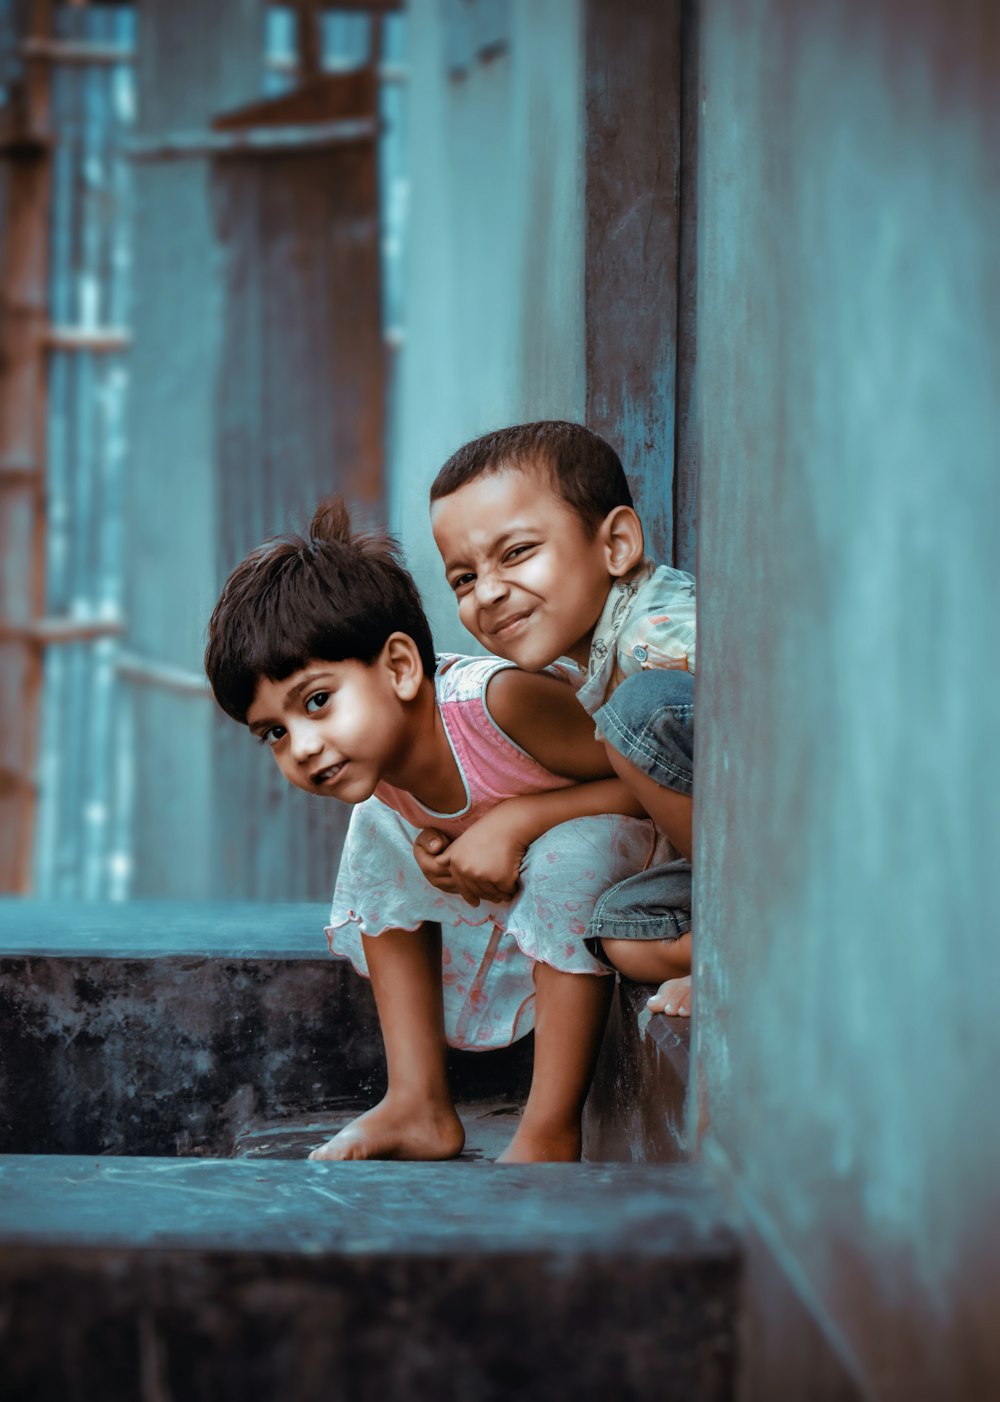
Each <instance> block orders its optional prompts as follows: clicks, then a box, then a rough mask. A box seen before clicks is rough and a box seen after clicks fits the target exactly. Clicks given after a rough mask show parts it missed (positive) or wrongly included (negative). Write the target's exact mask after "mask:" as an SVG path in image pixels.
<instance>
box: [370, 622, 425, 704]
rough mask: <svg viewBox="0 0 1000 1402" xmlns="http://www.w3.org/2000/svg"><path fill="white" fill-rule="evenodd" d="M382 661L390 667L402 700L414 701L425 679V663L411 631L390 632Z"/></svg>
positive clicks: (397, 692) (394, 687)
mask: <svg viewBox="0 0 1000 1402" xmlns="http://www.w3.org/2000/svg"><path fill="white" fill-rule="evenodd" d="M380 661H381V662H382V663H383V664H384V665H385V667H386V668H387V669H388V671H389V675H390V677H391V678H392V685H393V689H394V691H395V692H396V695H397V696H398V697H399V699H400V701H412V700H413V698H414V697H415V696H416V694H417V692H418V691H419V690H420V683H421V682H422V681H423V679H424V664H423V662H422V661H421V658H420V650H419V648H418V647H417V645H416V643H415V642H414V641H413V639H412V638H411V637H410V635H409V633H390V634H389V636H388V638H386V641H385V647H384V648H383V649H382V656H381V658H380Z"/></svg>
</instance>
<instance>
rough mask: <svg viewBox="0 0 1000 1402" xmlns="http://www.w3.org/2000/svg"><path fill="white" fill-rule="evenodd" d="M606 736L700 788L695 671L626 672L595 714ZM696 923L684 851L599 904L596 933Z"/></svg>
mask: <svg viewBox="0 0 1000 1402" xmlns="http://www.w3.org/2000/svg"><path fill="white" fill-rule="evenodd" d="M594 722H595V724H596V725H597V728H598V730H599V731H600V733H601V735H602V736H603V737H604V739H605V740H606V741H607V743H608V744H609V745H610V746H611V747H612V749H614V750H617V751H618V753H619V754H621V755H624V757H625V758H626V759H628V760H630V761H631V762H632V763H633V764H634V765H635V766H636V768H637V769H641V770H642V772H643V773H644V774H648V775H649V777H650V778H651V779H655V781H656V782H657V783H658V784H661V785H662V786H663V787H664V788H667V789H674V790H676V792H678V793H684V794H689V793H691V792H692V789H693V787H694V677H693V676H692V675H691V674H690V672H675V671H670V670H666V669H664V670H661V669H658V668H657V669H651V670H650V671H647V672H637V673H636V674H635V675H634V676H631V677H626V678H625V680H624V681H623V682H622V683H621V685H620V686H619V687H618V688H617V689H616V690H615V691H614V692H613V693H612V695H611V696H610V698H609V699H608V700H607V701H606V702H605V703H604V705H603V706H602V707H601V708H600V710H599V711H597V712H596V713H595V715H594ZM690 928H691V863H690V862H689V861H686V860H684V859H683V858H678V859H677V860H676V861H670V862H663V863H660V864H659V865H657V866H652V867H649V868H647V870H646V871H640V872H638V873H637V874H636V875H635V876H629V877H626V879H625V880H624V881H619V882H618V884H617V885H615V886H612V887H611V888H610V889H609V890H607V891H605V892H604V894H603V896H601V897H600V899H599V900H598V902H597V905H596V906H595V907H594V914H593V917H592V919H591V922H590V925H589V927H588V930H587V934H588V936H589V937H590V938H591V939H600V938H601V937H603V938H605V939H618V940H675V939H678V938H679V937H680V936H681V935H683V934H685V933H686V932H687V931H688V930H690Z"/></svg>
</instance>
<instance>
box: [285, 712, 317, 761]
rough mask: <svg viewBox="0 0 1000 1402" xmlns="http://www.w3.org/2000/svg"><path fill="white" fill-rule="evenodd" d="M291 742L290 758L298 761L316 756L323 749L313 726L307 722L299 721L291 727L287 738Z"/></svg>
mask: <svg viewBox="0 0 1000 1402" xmlns="http://www.w3.org/2000/svg"><path fill="white" fill-rule="evenodd" d="M288 738H289V740H290V741H291V749H292V758H293V759H295V760H298V761H299V762H300V763H301V761H302V760H305V759H309V758H311V757H312V756H313V755H315V754H318V753H319V751H320V750H321V749H322V748H323V740H322V738H321V736H320V734H319V732H318V730H317V728H316V726H315V725H311V724H310V723H309V721H299V723H298V724H297V725H293V726H292V727H291V730H290V732H289V736H288Z"/></svg>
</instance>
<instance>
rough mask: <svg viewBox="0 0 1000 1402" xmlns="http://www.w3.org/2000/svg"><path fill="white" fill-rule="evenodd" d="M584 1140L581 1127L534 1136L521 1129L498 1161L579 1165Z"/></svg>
mask: <svg viewBox="0 0 1000 1402" xmlns="http://www.w3.org/2000/svg"><path fill="white" fill-rule="evenodd" d="M582 1148H583V1138H582V1135H581V1133H580V1128H579V1126H577V1127H576V1129H567V1130H564V1131H562V1132H557V1131H553V1130H550V1131H548V1132H545V1133H541V1134H533V1133H532V1132H531V1130H530V1129H529V1130H525V1128H524V1126H523V1125H522V1126H521V1128H520V1129H519V1130H518V1131H517V1133H516V1134H515V1135H514V1138H513V1139H512V1140H511V1141H510V1143H509V1144H508V1145H507V1147H506V1149H504V1151H503V1153H502V1154H501V1155H500V1157H499V1158H498V1159H497V1163H579V1161H580V1154H581V1151H582Z"/></svg>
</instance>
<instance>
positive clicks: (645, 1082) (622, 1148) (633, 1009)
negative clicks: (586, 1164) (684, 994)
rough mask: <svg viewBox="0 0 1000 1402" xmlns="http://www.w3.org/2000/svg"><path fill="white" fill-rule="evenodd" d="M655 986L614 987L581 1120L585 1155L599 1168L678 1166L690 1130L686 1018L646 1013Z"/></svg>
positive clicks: (688, 1146)
mask: <svg viewBox="0 0 1000 1402" xmlns="http://www.w3.org/2000/svg"><path fill="white" fill-rule="evenodd" d="M653 992H655V988H654V986H653V985H646V984H636V983H619V984H618V986H617V988H616V989H615V996H614V1000H613V1002H612V1005H611V1015H610V1017H609V1019H608V1027H607V1031H606V1033H605V1036H604V1044H603V1046H602V1048H601V1056H600V1060H599V1062H598V1065H597V1072H596V1074H595V1076H594V1083H593V1086H592V1088H591V1092H590V1097H589V1099H588V1101H587V1109H586V1114H585V1116H584V1154H585V1156H586V1157H587V1158H589V1159H594V1160H597V1161H599V1162H602V1163H677V1162H681V1161H683V1160H684V1159H686V1158H687V1157H688V1156H689V1154H690V1153H691V1151H692V1148H691V1143H690V1135H689V1132H688V1082H689V1074H690V1047H691V1019H690V1018H681V1017H664V1016H663V1015H662V1013H650V1011H649V1010H648V1008H647V1007H646V999H647V998H648V997H649V995H650V994H651V993H653Z"/></svg>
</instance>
